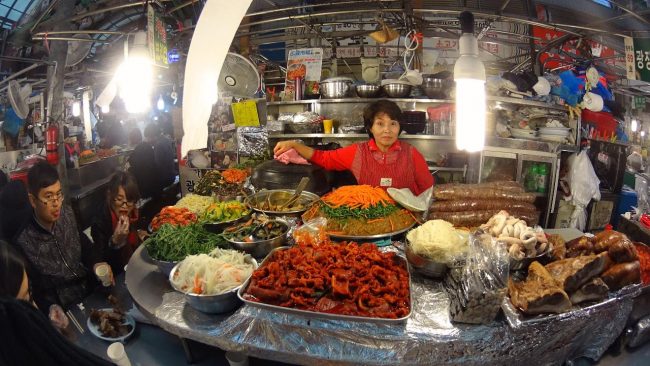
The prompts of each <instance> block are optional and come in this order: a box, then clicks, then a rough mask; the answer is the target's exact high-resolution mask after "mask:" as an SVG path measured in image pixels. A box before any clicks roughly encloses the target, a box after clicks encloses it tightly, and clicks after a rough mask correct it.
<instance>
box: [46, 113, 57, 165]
mask: <svg viewBox="0 0 650 366" xmlns="http://www.w3.org/2000/svg"><path fill="white" fill-rule="evenodd" d="M58 142H59V125H58V124H57V123H50V127H48V128H47V131H46V132H45V151H46V154H47V162H48V163H50V164H52V165H56V164H58V163H59V149H58Z"/></svg>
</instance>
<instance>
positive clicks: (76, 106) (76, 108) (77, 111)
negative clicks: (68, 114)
mask: <svg viewBox="0 0 650 366" xmlns="http://www.w3.org/2000/svg"><path fill="white" fill-rule="evenodd" d="M72 115H73V116H75V117H79V116H80V115H81V103H79V101H75V102H74V103H72Z"/></svg>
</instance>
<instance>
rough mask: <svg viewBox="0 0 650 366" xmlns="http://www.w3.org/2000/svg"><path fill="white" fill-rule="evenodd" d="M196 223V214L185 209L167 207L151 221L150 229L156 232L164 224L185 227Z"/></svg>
mask: <svg viewBox="0 0 650 366" xmlns="http://www.w3.org/2000/svg"><path fill="white" fill-rule="evenodd" d="M195 221H196V214H195V213H194V212H192V211H190V210H188V209H187V208H185V207H175V206H167V207H164V208H163V209H162V210H160V212H159V213H158V214H157V215H156V217H154V218H153V220H151V229H153V231H156V230H158V229H159V228H160V227H161V226H163V225H164V224H171V225H174V226H186V225H189V224H191V223H193V222H195Z"/></svg>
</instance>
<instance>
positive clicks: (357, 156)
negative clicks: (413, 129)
mask: <svg viewBox="0 0 650 366" xmlns="http://www.w3.org/2000/svg"><path fill="white" fill-rule="evenodd" d="M401 120H402V111H401V109H400V108H399V107H398V106H397V104H395V103H394V102H391V101H388V100H379V101H377V102H374V103H372V104H370V105H368V106H367V107H366V109H365V110H364V112H363V124H364V126H365V128H366V131H367V132H368V135H370V140H368V141H366V142H360V143H356V144H352V145H349V146H346V147H344V148H341V149H336V150H332V151H322V150H315V149H312V148H311V147H308V146H305V145H303V144H301V143H299V142H297V141H280V142H278V143H277V144H276V145H275V148H274V149H273V153H274V154H275V156H278V155H280V154H282V153H284V152H286V151H288V150H290V149H294V150H296V152H297V153H298V154H300V155H301V156H302V157H303V158H305V159H307V160H310V161H311V162H312V163H314V164H316V165H319V166H322V167H323V168H325V169H329V170H349V171H351V172H352V174H353V175H354V177H355V178H356V179H357V183H358V184H369V185H372V186H375V187H382V188H384V189H386V188H389V187H394V188H409V189H410V190H411V192H413V193H414V194H416V195H418V194H420V193H422V192H424V191H425V190H427V189H428V188H429V187H431V186H432V185H433V176H432V175H431V173H430V172H429V169H428V167H427V163H426V161H425V160H424V157H422V154H420V152H419V151H418V150H417V149H416V148H415V147H413V146H411V145H409V144H407V143H406V142H403V141H399V139H398V137H399V134H400V132H402V129H401V127H400V122H399V121H401Z"/></svg>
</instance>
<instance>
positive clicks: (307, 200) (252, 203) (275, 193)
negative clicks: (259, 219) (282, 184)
mask: <svg viewBox="0 0 650 366" xmlns="http://www.w3.org/2000/svg"><path fill="white" fill-rule="evenodd" d="M295 192H296V190H295V189H269V190H262V191H259V192H256V193H255V194H254V195H252V196H248V198H246V200H245V201H244V203H245V204H247V205H248V207H250V208H251V209H253V211H256V212H262V213H265V214H267V215H269V216H294V217H299V216H300V215H302V214H303V213H304V212H305V211H307V210H308V209H309V207H311V205H312V204H313V203H314V202H316V201H318V200H319V199H320V197H318V195H317V194H314V193H311V192H307V191H302V193H301V194H300V197H299V198H298V199H297V200H296V201H298V202H300V203H301V204H302V205H303V208H301V209H290V210H286V211H272V210H265V209H262V208H261V207H262V205H263V204H264V203H265V202H266V201H267V199H268V200H269V202H270V203H271V204H272V205H278V204H280V205H281V204H282V203H284V202H286V201H287V200H288V199H289V198H291V196H293V194H294V193H295Z"/></svg>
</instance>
